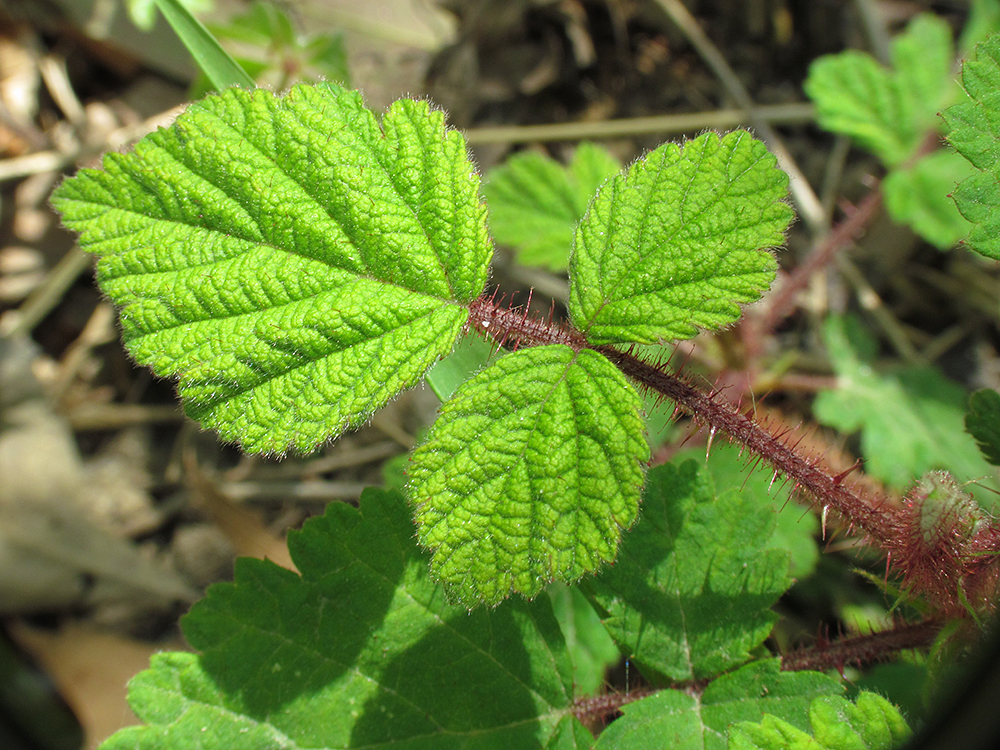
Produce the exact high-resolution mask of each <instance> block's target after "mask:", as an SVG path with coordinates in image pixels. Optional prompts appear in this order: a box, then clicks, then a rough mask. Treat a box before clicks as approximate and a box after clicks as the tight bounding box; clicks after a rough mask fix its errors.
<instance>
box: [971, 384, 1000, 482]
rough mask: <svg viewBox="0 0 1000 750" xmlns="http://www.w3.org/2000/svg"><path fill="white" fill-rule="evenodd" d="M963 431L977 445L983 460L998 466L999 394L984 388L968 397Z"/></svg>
mask: <svg viewBox="0 0 1000 750" xmlns="http://www.w3.org/2000/svg"><path fill="white" fill-rule="evenodd" d="M965 429H966V430H967V431H968V433H969V434H970V435H972V437H974V438H975V439H976V442H977V443H979V450H980V451H982V454H983V458H985V459H986V460H987V461H989V462H990V463H991V464H993V465H994V466H1000V393H997V392H996V391H991V390H989V389H988V388H984V389H982V390H979V391H976V392H975V393H973V394H972V396H970V397H969V411H968V412H967V413H966V415H965Z"/></svg>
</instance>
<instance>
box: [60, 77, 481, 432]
mask: <svg viewBox="0 0 1000 750" xmlns="http://www.w3.org/2000/svg"><path fill="white" fill-rule="evenodd" d="M54 202H55V204H56V206H57V207H58V208H59V209H60V210H61V211H62V213H63V217H64V220H65V221H66V223H67V224H68V225H69V226H70V227H71V228H73V229H76V230H78V231H80V232H81V234H82V236H81V244H82V245H83V246H84V248H85V249H87V250H89V251H90V252H93V253H96V254H97V255H99V256H100V262H99V265H98V280H99V283H100V285H101V288H102V289H103V291H104V292H105V293H106V294H107V295H108V296H109V297H110V298H111V299H112V300H113V301H114V302H115V303H116V304H117V305H119V306H121V307H122V308H123V309H122V326H123V329H124V331H123V335H124V339H125V342H126V345H127V346H128V348H129V351H130V352H131V353H132V355H133V356H134V357H135V358H136V359H137V360H138V361H139V362H141V363H144V364H149V365H152V366H153V369H154V370H155V371H156V372H157V373H158V374H161V375H169V374H177V375H179V376H180V393H181V397H182V398H183V399H184V402H185V409H186V410H187V412H188V414H190V415H191V416H192V417H193V418H195V419H198V420H199V421H201V422H202V423H204V424H205V425H206V426H210V427H216V428H218V429H219V431H220V432H221V434H222V436H223V437H224V438H226V439H230V440H238V441H239V442H240V443H241V444H242V445H243V447H244V448H245V449H246V450H248V451H262V452H280V451H284V450H286V449H289V448H291V449H297V450H303V451H306V450H310V449H312V448H315V447H316V446H317V445H319V444H321V443H322V442H323V441H325V440H327V439H329V438H330V437H331V436H334V435H337V434H339V433H340V432H341V431H342V430H343V429H344V428H345V427H347V426H350V425H356V424H358V423H359V422H361V421H363V420H364V419H366V418H367V417H368V415H370V414H371V412H372V411H373V410H375V409H377V408H379V407H380V406H382V405H383V404H385V402H386V401H387V400H388V399H389V398H391V397H392V396H393V395H395V394H396V393H397V392H398V391H399V390H400V389H402V388H405V387H407V386H409V385H412V384H413V383H414V382H416V381H417V380H418V379H419V378H420V377H421V376H422V375H423V374H424V372H425V371H426V370H427V368H428V367H429V366H430V365H431V364H432V363H433V362H434V361H435V360H436V359H437V358H439V357H441V356H443V355H445V354H447V353H448V352H450V351H451V349H452V346H453V345H454V342H455V339H456V337H457V336H458V334H459V332H460V331H461V329H462V326H463V324H464V322H465V320H466V318H467V317H468V311H467V310H466V308H465V307H464V305H465V304H467V303H468V302H470V301H471V300H472V299H474V298H475V297H476V296H477V295H479V294H480V293H481V291H482V289H483V287H484V285H485V282H486V274H487V269H488V264H489V259H490V257H491V253H492V248H491V245H490V242H489V238H488V235H487V231H486V222H485V208H484V206H483V205H482V202H481V200H480V198H479V194H478V180H477V179H476V177H475V173H474V171H473V169H472V166H471V165H470V163H469V161H468V158H467V155H466V151H465V144H464V141H463V139H462V137H461V136H460V135H459V134H458V133H457V132H455V131H447V130H446V129H445V125H444V116H443V115H442V114H441V113H440V112H436V111H433V110H430V109H429V107H428V106H427V104H426V103H424V102H416V101H412V100H400V101H398V102H396V103H395V104H393V106H392V107H391V108H390V109H389V111H388V113H387V114H386V115H385V118H384V119H383V121H382V124H381V127H380V126H379V123H378V122H376V120H375V118H374V116H373V115H372V114H371V112H369V111H368V110H367V109H365V107H364V105H363V104H362V102H361V97H360V95H359V94H358V93H357V92H349V91H346V90H344V89H341V88H339V87H336V86H333V85H330V84H324V85H319V86H315V87H310V86H299V87H295V88H294V89H292V91H291V92H290V93H289V94H288V95H287V96H284V97H276V96H274V95H273V94H270V93H268V92H266V91H260V90H258V91H254V92H246V91H240V90H235V89H234V90H228V91H226V92H225V93H224V94H221V95H218V96H214V97H209V98H208V99H205V100H204V101H202V102H199V103H198V104H195V105H193V106H192V107H191V108H190V109H189V110H188V111H187V112H186V113H185V114H184V115H183V116H181V117H180V118H178V120H177V121H176V122H175V123H174V125H172V126H171V127H170V128H169V129H166V130H160V131H158V132H157V133H154V134H153V135H151V136H148V137H147V138H146V139H144V140H143V141H141V142H140V143H139V144H138V145H137V146H136V150H135V153H133V154H128V155H124V156H123V155H119V154H109V155H108V156H107V157H106V158H105V161H104V170H103V171H95V170H83V171H81V172H80V173H79V174H78V175H77V176H76V177H74V178H72V179H70V180H67V181H66V182H64V183H63V184H62V185H61V186H60V187H59V189H58V190H57V192H56V194H55V196H54Z"/></svg>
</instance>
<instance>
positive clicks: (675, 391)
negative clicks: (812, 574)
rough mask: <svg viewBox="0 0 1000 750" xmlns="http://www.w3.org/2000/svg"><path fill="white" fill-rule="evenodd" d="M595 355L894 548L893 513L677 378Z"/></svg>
mask: <svg viewBox="0 0 1000 750" xmlns="http://www.w3.org/2000/svg"><path fill="white" fill-rule="evenodd" d="M597 351H599V352H600V353H601V354H603V355H604V356H606V357H607V358H608V359H609V360H611V362H613V363H614V364H615V366H616V367H618V369H619V370H621V371H622V372H623V373H625V374H626V375H628V376H629V377H630V378H632V379H633V380H635V381H637V382H639V383H642V384H643V385H645V386H647V387H649V388H652V389H653V390H655V391H656V392H657V393H661V394H663V395H664V396H666V397H667V398H669V399H671V400H672V401H674V402H675V403H676V404H677V405H678V406H679V407H680V408H681V409H683V410H684V411H685V412H687V413H689V414H691V415H693V416H694V417H696V418H697V419H699V420H701V421H702V422H703V423H705V424H707V425H709V427H710V428H712V429H713V430H722V431H723V432H725V433H727V434H728V435H729V436H730V437H731V438H733V439H734V440H735V441H736V442H738V443H740V444H742V445H745V446H746V447H747V448H749V449H750V450H751V451H753V452H754V453H756V454H757V455H758V456H760V457H761V458H763V459H764V460H765V461H767V462H769V463H770V464H771V465H773V466H774V468H776V469H777V470H778V471H780V472H781V473H783V474H785V475H786V476H788V477H790V478H791V480H792V481H793V482H794V483H795V486H796V487H798V488H800V489H802V490H804V491H805V492H806V493H808V494H809V495H811V496H812V498H813V499H814V500H815V501H816V502H817V504H818V505H819V506H821V507H822V508H824V509H826V508H830V509H833V510H834V511H836V512H837V513H839V514H840V515H841V516H843V517H844V519H846V520H847V522H848V523H849V524H850V525H852V526H855V527H857V528H858V529H860V530H861V531H863V532H864V533H865V534H866V535H867V536H868V537H869V538H870V539H871V540H872V541H873V542H875V543H876V544H878V545H879V546H880V547H882V548H884V549H886V550H891V549H892V548H894V547H895V546H896V544H897V543H898V540H899V539H900V538H901V536H902V534H903V530H904V523H905V521H904V518H903V517H902V513H901V511H900V510H899V509H898V508H895V507H893V506H891V505H888V504H886V503H884V502H875V501H871V500H868V499H867V498H865V497H863V496H862V495H860V494H859V493H858V492H857V491H856V489H855V488H853V487H851V486H849V485H847V484H844V483H843V482H842V481H841V478H840V477H835V476H831V475H830V474H829V473H827V472H826V471H825V470H824V469H823V468H822V467H820V466H818V465H817V464H816V463H815V462H813V461H811V460H809V459H808V458H807V457H805V456H803V455H802V454H800V453H798V452H797V451H796V450H795V449H794V448H793V447H792V446H789V445H788V444H786V443H784V442H782V440H781V439H780V438H778V437H776V436H775V435H773V434H771V433H770V432H769V431H768V430H767V429H765V428H764V427H762V426H761V425H760V424H759V423H757V422H756V421H755V420H754V419H752V418H751V417H749V416H747V415H746V414H743V413H741V412H740V411H738V410H737V408H736V407H734V406H732V405H730V404H728V403H725V402H723V401H722V400H720V399H717V398H714V397H713V396H712V395H710V394H707V393H704V392H702V391H700V390H699V389H697V388H695V387H694V386H693V385H691V384H690V383H688V382H687V381H685V380H683V379H682V378H679V377H677V376H676V375H671V374H670V373H668V372H665V371H663V370H661V369H659V368H656V367H654V366H652V365H650V364H647V363H646V362H643V361H642V360H641V359H639V358H638V357H635V356H634V355H632V354H628V353H627V352H622V351H619V350H617V349H614V348H612V347H609V346H601V347H597Z"/></svg>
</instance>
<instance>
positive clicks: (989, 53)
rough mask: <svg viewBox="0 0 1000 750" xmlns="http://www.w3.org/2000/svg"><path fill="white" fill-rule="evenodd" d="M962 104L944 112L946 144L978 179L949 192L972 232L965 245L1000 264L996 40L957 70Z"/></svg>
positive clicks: (999, 51)
mask: <svg viewBox="0 0 1000 750" xmlns="http://www.w3.org/2000/svg"><path fill="white" fill-rule="evenodd" d="M962 85H963V86H964V87H965V92H966V94H968V98H967V100H966V101H964V102H961V103H959V104H955V105H954V106H952V107H949V108H948V109H947V110H946V111H945V113H944V118H945V122H947V123H948V127H949V128H951V132H950V133H949V134H948V140H949V141H950V142H951V145H952V146H954V147H955V150H956V151H958V152H959V153H960V154H962V156H964V157H965V158H966V159H968V160H969V161H970V162H972V164H973V166H974V167H976V169H978V170H980V172H979V173H978V174H975V175H973V176H972V177H970V178H968V179H967V180H965V181H964V182H963V183H962V184H961V185H959V187H958V190H956V191H955V194H954V195H955V203H956V204H957V205H958V210H959V211H961V212H962V215H963V216H964V217H965V218H966V219H968V220H969V221H971V222H972V223H973V224H974V225H975V226H974V227H973V228H972V233H971V234H970V235H969V240H968V242H969V245H970V246H971V247H972V248H973V249H974V250H976V251H978V252H980V253H982V254H983V255H985V256H987V257H989V258H993V259H994V260H1000V36H993V37H991V38H990V39H988V40H987V41H985V42H983V43H982V44H980V45H979V46H978V47H976V50H975V52H974V54H973V56H972V57H970V58H969V59H968V60H966V61H965V64H964V66H963V67H962Z"/></svg>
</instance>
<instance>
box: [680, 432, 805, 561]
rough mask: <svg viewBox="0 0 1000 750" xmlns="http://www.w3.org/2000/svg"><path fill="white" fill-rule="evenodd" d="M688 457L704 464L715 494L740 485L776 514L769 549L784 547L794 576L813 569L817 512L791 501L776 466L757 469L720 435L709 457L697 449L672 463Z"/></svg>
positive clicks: (744, 494) (743, 492)
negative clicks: (778, 476) (776, 475)
mask: <svg viewBox="0 0 1000 750" xmlns="http://www.w3.org/2000/svg"><path fill="white" fill-rule="evenodd" d="M688 458H694V459H696V460H698V462H699V463H702V464H703V467H704V471H705V472H706V475H707V479H708V481H709V483H710V484H709V487H710V488H711V492H712V493H713V494H715V495H716V496H722V495H723V494H724V493H725V492H726V491H727V490H731V489H732V488H734V487H739V490H740V496H741V498H742V499H743V500H744V501H745V502H753V503H755V504H756V505H757V506H758V507H759V508H761V509H762V510H764V511H766V512H768V513H772V514H773V515H774V520H775V523H774V531H773V532H772V534H771V537H770V539H768V541H767V544H766V548H767V549H774V550H784V551H786V552H787V553H788V554H789V557H790V558H791V568H790V570H789V575H791V577H792V578H798V579H801V578H805V577H806V576H807V575H809V574H810V573H811V572H812V571H813V569H814V568H815V567H816V563H817V561H818V560H819V548H818V547H817V546H816V537H817V536H818V533H819V520H818V519H817V518H816V515H815V514H813V513H809V512H806V511H805V510H804V509H803V508H802V506H801V505H799V504H798V503H795V502H791V501H790V500H789V497H788V492H787V490H786V489H785V483H784V482H781V481H780V479H777V478H776V477H775V475H774V470H773V469H771V468H769V467H766V466H757V467H756V468H755V467H754V466H753V462H752V461H749V462H748V457H747V455H746V453H744V452H743V450H741V449H740V447H739V446H738V445H736V444H735V443H730V442H725V441H723V440H722V439H721V436H720V437H719V438H718V439H716V441H715V442H714V443H713V444H712V446H711V450H710V451H709V454H708V458H707V460H706V458H705V451H704V450H703V449H698V448H694V449H692V450H690V451H681V452H679V453H677V454H675V455H674V458H673V462H674V464H675V465H680V463H681V462H682V461H684V460H687V459H688ZM748 464H750V465H748Z"/></svg>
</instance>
